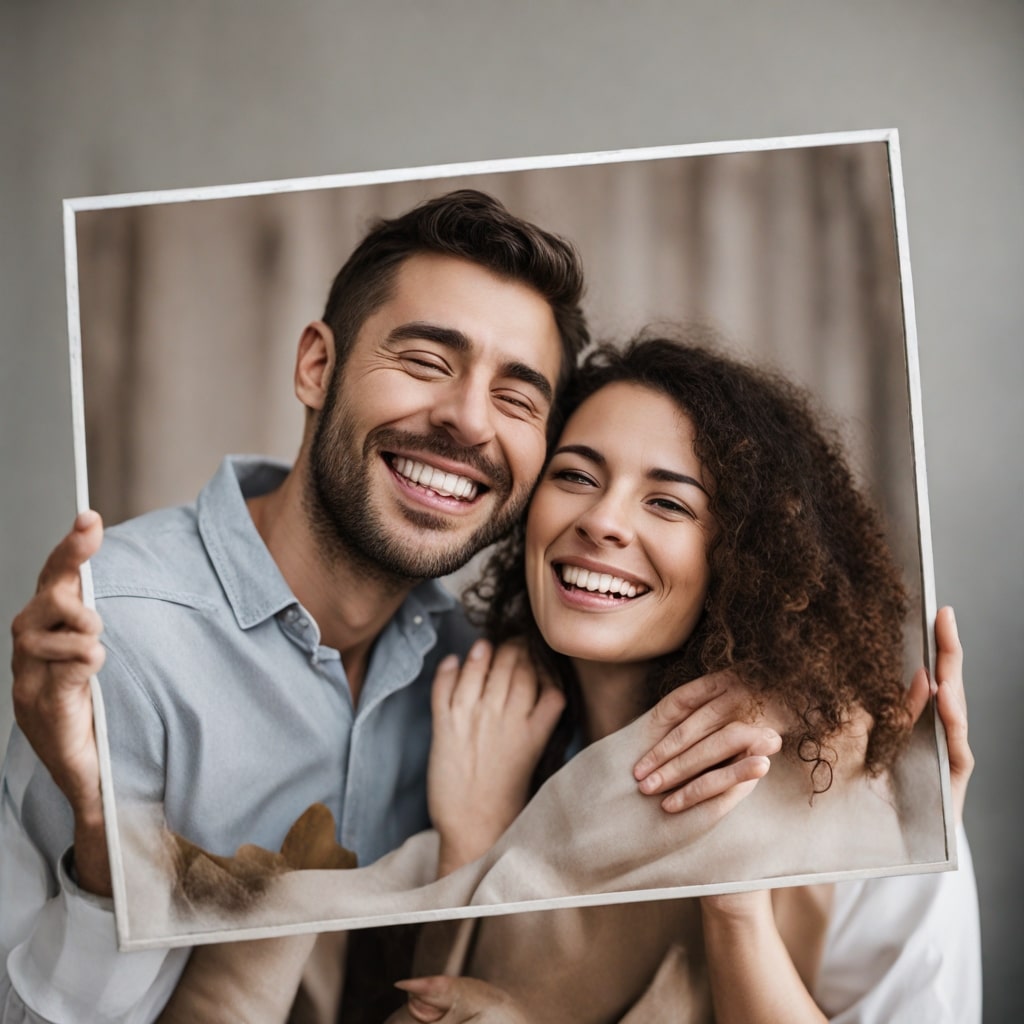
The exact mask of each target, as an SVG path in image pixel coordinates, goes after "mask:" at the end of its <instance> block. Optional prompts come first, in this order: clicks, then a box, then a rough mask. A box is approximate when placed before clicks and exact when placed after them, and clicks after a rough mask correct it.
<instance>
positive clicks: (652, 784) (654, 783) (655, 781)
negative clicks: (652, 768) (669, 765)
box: [640, 772, 661, 793]
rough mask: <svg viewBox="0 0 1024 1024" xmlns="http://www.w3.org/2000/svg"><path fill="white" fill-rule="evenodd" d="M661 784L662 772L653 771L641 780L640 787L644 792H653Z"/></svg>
mask: <svg viewBox="0 0 1024 1024" xmlns="http://www.w3.org/2000/svg"><path fill="white" fill-rule="evenodd" d="M660 785H661V774H660V773H659V772H651V774H650V775H648V776H647V778H646V779H643V780H642V781H641V782H640V789H641V791H642V792H644V793H653V792H654V791H655V790H656V789H657V788H658V787H659V786H660Z"/></svg>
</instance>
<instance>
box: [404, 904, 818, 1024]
mask: <svg viewBox="0 0 1024 1024" xmlns="http://www.w3.org/2000/svg"><path fill="white" fill-rule="evenodd" d="M832 893H833V887H832V886H831V885H821V886H798V887H795V888H789V889H779V890H776V891H775V893H774V894H773V896H774V899H773V906H774V911H775V918H776V921H777V923H778V926H779V931H780V933H781V935H782V937H783V940H784V941H785V943H786V946H787V949H788V950H789V952H790V956H791V957H792V959H793V962H794V964H795V966H796V968H797V971H798V973H799V974H800V976H801V978H802V979H803V981H804V984H805V985H807V987H808V988H810V987H811V986H812V985H813V983H814V980H815V978H816V976H817V973H818V967H819V964H820V961H821V955H822V951H823V948H824V940H825V931H826V927H827V924H828V919H829V909H830V907H831V899H832ZM453 926H454V927H453ZM446 951H447V955H446ZM416 968H417V973H418V974H421V975H425V974H432V973H439V972H442V971H443V973H446V974H453V975H459V974H461V975H468V976H471V977H474V978H480V979H481V980H484V981H487V982H490V983H491V984H493V985H495V986H497V987H498V988H500V989H502V990H503V991H504V992H505V993H507V994H508V995H511V996H512V997H513V999H514V1000H515V1002H516V1006H517V1008H518V1009H520V1011H521V1013H522V1016H523V1017H524V1018H525V1019H526V1020H529V1021H530V1024H563V1022H565V1021H572V1022H573V1024H710V1022H711V1021H713V1019H714V1018H713V1014H712V1006H711V994H710V989H709V985H708V976H707V965H706V962H705V958H704V942H703V935H702V931H701V911H700V904H699V902H698V901H697V900H694V899H680V900H663V901H658V902H652V903H628V904H617V905H612V906H603V907H580V908H571V909H566V910H551V911H544V912H539V913H528V914H515V915H509V916H505V917H490V918H483V919H481V920H479V921H464V922H445V923H444V924H443V925H427V926H426V927H425V928H424V929H423V932H422V934H421V936H420V945H419V949H418V951H417V962H416ZM408 1019H409V1018H408V1017H407V1015H403V1014H402V1013H398V1014H395V1015H394V1016H393V1017H392V1022H393V1024H403V1022H405V1021H407V1020H408ZM484 1019H485V1020H486V1019H487V1018H486V1017H484Z"/></svg>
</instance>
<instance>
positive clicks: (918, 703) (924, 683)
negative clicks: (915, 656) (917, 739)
mask: <svg viewBox="0 0 1024 1024" xmlns="http://www.w3.org/2000/svg"><path fill="white" fill-rule="evenodd" d="M931 695H932V684H931V680H929V678H928V673H927V671H925V669H923V668H919V669H918V670H917V671H916V672H915V673H914V678H913V679H911V680H910V686H909V687H908V688H907V711H908V713H909V714H910V724H911V725H912V726H913V725H917V721H918V719H919V718H920V717H921V715H922V714H923V713H924V709H925V708H926V707H927V706H928V698H929V697H930V696H931Z"/></svg>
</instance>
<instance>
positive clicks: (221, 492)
mask: <svg viewBox="0 0 1024 1024" xmlns="http://www.w3.org/2000/svg"><path fill="white" fill-rule="evenodd" d="M289 468H290V467H289V466H288V464H287V463H284V462H275V461H272V460H269V459H262V458H254V457H248V456H238V455H229V456H227V458H225V459H224V461H223V462H221V464H220V468H219V469H218V470H217V472H216V473H215V474H214V476H213V479H212V480H210V482H209V483H208V484H207V485H206V486H205V487H204V488H203V489H202V491H201V492H200V493H199V499H198V501H197V502H196V509H197V514H198V520H199V534H200V536H201V537H202V538H203V544H204V545H205V546H206V553H207V554H208V555H209V557H210V561H211V562H212V563H213V568H214V571H215V572H216V573H217V577H218V578H219V579H220V584H221V586H222V587H223V588H224V593H225V594H226V595H227V599H228V603H229V604H230V605H231V610H232V611H233V612H234V613H235V618H236V619H237V620H238V625H239V626H241V628H242V629H249V628H250V627H251V626H255V625H257V624H258V623H260V622H263V621H265V620H266V619H269V618H270V617H271V616H272V615H276V614H277V613H278V612H279V611H281V610H282V609H284V608H287V607H288V606H289V605H293V604H295V603H296V598H295V595H294V594H293V593H292V591H291V588H290V587H289V586H288V584H287V583H286V582H285V579H284V577H283V576H282V575H281V570H280V569H278V567H277V563H276V562H275V561H274V559H273V558H272V557H271V554H270V552H269V551H268V550H267V546H266V544H264V543H263V538H262V537H261V536H260V535H259V531H258V530H257V529H256V524H255V523H254V522H253V521H252V516H251V515H249V508H248V506H247V505H246V504H245V501H246V498H253V497H256V496H257V495H259V494H266V493H267V492H268V491H272V490H274V488H276V487H279V486H280V485H281V483H282V482H283V481H284V478H285V477H286V476H287V475H288V472H289Z"/></svg>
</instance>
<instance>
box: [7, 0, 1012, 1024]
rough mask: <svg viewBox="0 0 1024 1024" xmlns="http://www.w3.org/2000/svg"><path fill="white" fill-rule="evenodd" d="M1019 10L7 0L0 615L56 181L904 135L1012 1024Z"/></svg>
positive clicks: (128, 181) (993, 949) (21, 546)
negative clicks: (807, 135) (831, 134)
mask: <svg viewBox="0 0 1024 1024" xmlns="http://www.w3.org/2000/svg"><path fill="white" fill-rule="evenodd" d="M1022 30H1024V5H1022V4H1020V3H1019V2H1013V0H1008V2H995V0H975V2H974V3H970V4H968V3H965V2H964V3H953V2H936V0H927V2H926V0H902V2H900V3H895V4H894V3H891V2H882V0H861V2H859V3H846V4H840V3H836V2H822V0H783V2H780V0H777V2H775V3H772V4H763V5H762V4H754V3H750V4H738V3H729V2H723V0H705V2H684V0H674V2H661V3H659V2H653V0H637V2H634V3H630V4H626V3H622V2H620V3H615V2H611V0H547V2H540V0H538V2H530V0H520V2H518V3H509V2H502V0H477V2H475V3H470V2H458V0H433V2H432V3H429V4H427V3H418V2H415V0H407V2H404V3H399V2H393V0H375V2H372V3H371V2H369V0H366V2H358V3H357V2H351V0H350V2H347V3H340V2H322V3H317V2H313V0H292V2H290V3H288V4H280V5H271V4H266V5H256V4H251V3H244V2H242V0H222V2H220V3H216V4H214V3H208V2H207V3H203V2H199V0H179V2H177V3H165V4H159V5H158V4H155V3H152V4H131V3H129V2H126V0H125V2H116V0H93V2H90V3H85V2H61V3H58V2H56V0H35V2H30V0H8V2H7V3H5V4H4V5H3V7H2V9H0V75H2V79H3V80H2V82H0V87H2V88H0V103H2V108H0V169H2V170H0V173H2V183H3V189H2V196H0V203H2V216H0V225H2V229H0V309H2V310H3V315H2V318H0V330H2V331H3V337H2V341H0V359H2V363H0V366H2V374H0V427H2V430H0V467H2V469H3V471H4V473H5V481H4V484H3V486H2V487H0V537H2V547H0V551H2V559H0V619H2V620H4V621H8V620H9V619H10V618H11V617H12V616H13V615H14V613H15V612H16V611H17V609H18V608H19V607H20V606H21V604H22V603H23V602H24V600H25V599H26V598H27V596H28V595H29V593H30V592H31V590H32V587H33V585H34V578H35V574H36V572H37V571H38V568H39V566H40V563H41V561H42V558H43V556H44V554H45V552H46V551H47V550H48V548H49V546H50V545H51V543H52V541H53V540H55V539H56V538H57V537H58V536H59V535H60V534H61V533H62V532H63V530H64V529H65V528H66V526H67V524H68V523H69V522H70V519H71V516H72V509H73V492H72V453H71V445H70V440H69V439H70V413H69V398H68V394H69V389H68V384H67V368H66V358H65V320H64V315H65V314H64V291H63V270H62V249H61V245H62V243H61V215H60V199H61V198H62V197H65V196H75V195H88V194H93V193H101V192H120V191H133V190H137V189H153V188H158V187H179V186H186V185H201V184H214V183H223V182H232V181H247V180H254V179H265V178H278V177H290V176H296V175H308V174H320V173H328V172H341V171H354V170H366V169H373V168H378V167H390V166H410V165H415V164H429V163H443V162H450V161H455V160H472V159H483V158H489V157H502V156H517V155H528V154H542V153H557V152H576V151H585V150H595V149H610V148H620V147H633V146H643V145H660V144H669V143H679V142H693V141H703V140H709V139H729V138H746V137H755V136H768V135H780V134H797V133H804V132H816V131H831V130H839V129H853V128H874V127H889V126H895V127H897V128H899V129H900V132H901V141H902V150H903V159H904V174H905V179H906V185H907V204H908V216H909V222H910V237H911V249H912V255H913V266H914V284H915V291H916V297H917V308H918V329H919V335H920V343H921V362H922V374H923V382H924V401H925V416H926V437H927V444H928V468H929V476H930V481H931V501H932V522H933V527H934V535H935V561H936V575H937V581H938V591H939V599H940V601H943V602H953V603H955V605H956V607H957V611H958V619H959V622H960V625H961V632H962V635H963V639H964V641H965V645H966V647H967V650H968V662H967V682H968V691H969V695H970V698H971V709H972V733H971V736H972V745H973V747H974V750H975V753H976V755H977V758H978V762H979V763H978V768H977V771H976V774H975V778H974V782H973V784H972V788H971V795H970V803H969V807H968V812H967V822H968V827H969V831H970V833H971V836H972V841H973V846H974V852H975V859H976V863H977V871H978V878H979V885H980V889H981V896H982V910H983V915H984V916H983V927H984V933H985V966H986V998H987V1012H986V1019H987V1020H990V1021H993V1022H995V1021H1005V1020H1012V1019H1024V1016H1022V1012H1024V993H1022V989H1021V986H1020V983H1019V978H1018V977H1016V976H1015V968H1016V960H1017V957H1016V956H1015V953H1014V951H1015V950H1016V949H1017V948H1018V939H1017V937H1016V928H1015V925H1016V924H1017V922H1018V921H1019V919H1020V912H1021V909H1022V903H1024V900H1022V894H1024V879H1022V877H1021V873H1020V871H1019V870H1018V869H1017V863H1018V862H1019V855H1018V853H1017V851H1019V849H1020V848H1021V840H1022V836H1021V825H1020V810H1019V806H1020V805H1019V800H1017V799H1015V798H1014V796H1013V794H1014V793H1015V792H1016V787H1015V785H1014V781H1013V780H1016V779H1018V778H1019V775H1020V765H1019V760H1018V758H1017V756H1016V747H1017V746H1018V744H1017V743H1016V742H1015V740H1016V731H1017V729H1018V728H1019V723H1020V722H1021V720H1022V714H1021V712H1022V704H1024V700H1022V697H1021V686H1020V684H1021V669H1020V666H1021V664H1022V663H1024V630H1022V629H1021V628H1020V626H1019V616H1020V611H1019V610H1020V608H1021V607H1022V605H1024V600H1022V598H1024V593H1022V589H1024V588H1022V580H1024V565H1022V562H1024V558H1022V545H1021V543H1020V541H1019V530H1020V527H1019V523H1020V520H1021V511H1020V507H1021V504H1022V500H1021V499H1022V498H1024V479H1022V469H1021V465H1022V460H1021V458H1020V453H1019V450H1020V444H1021V441H1022V440H1024V429H1022V428H1024V422H1022V421H1024V402H1021V400H1020V395H1019V390H1020V385H1021V383H1022V380H1024V377H1022V372H1021V371H1022V365H1021V364H1022V355H1021V353H1022V351H1024V346H1022V345H1021V343H1020V340H1019V338H1017V337H1015V336H1014V335H1015V332H1016V331H1019V329H1020V325H1021V323H1022V316H1021V314H1022V311H1024V287H1022V286H1021V284H1020V280H1019V277H1020V271H1021V269H1022V267H1024V259H1022V257H1024V252H1022V250H1024V217H1022V201H1021V170H1020V169H1021V167H1022V166H1024V130H1022V129H1024V124H1022V117H1021V114H1022V99H1024V60H1022V59H1021V54H1022V53H1024V31H1022ZM4 644H5V650H4V652H3V653H4V657H5V660H6V656H7V652H8V650H9V641H8V640H7V639H6V636H5V638H4ZM9 720H10V703H9V699H8V698H7V697H4V699H3V701H2V703H0V727H2V732H3V734H4V735H6V732H7V723H8V722H9ZM0 742H2V741H0ZM1011 787H1013V788H1011Z"/></svg>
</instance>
